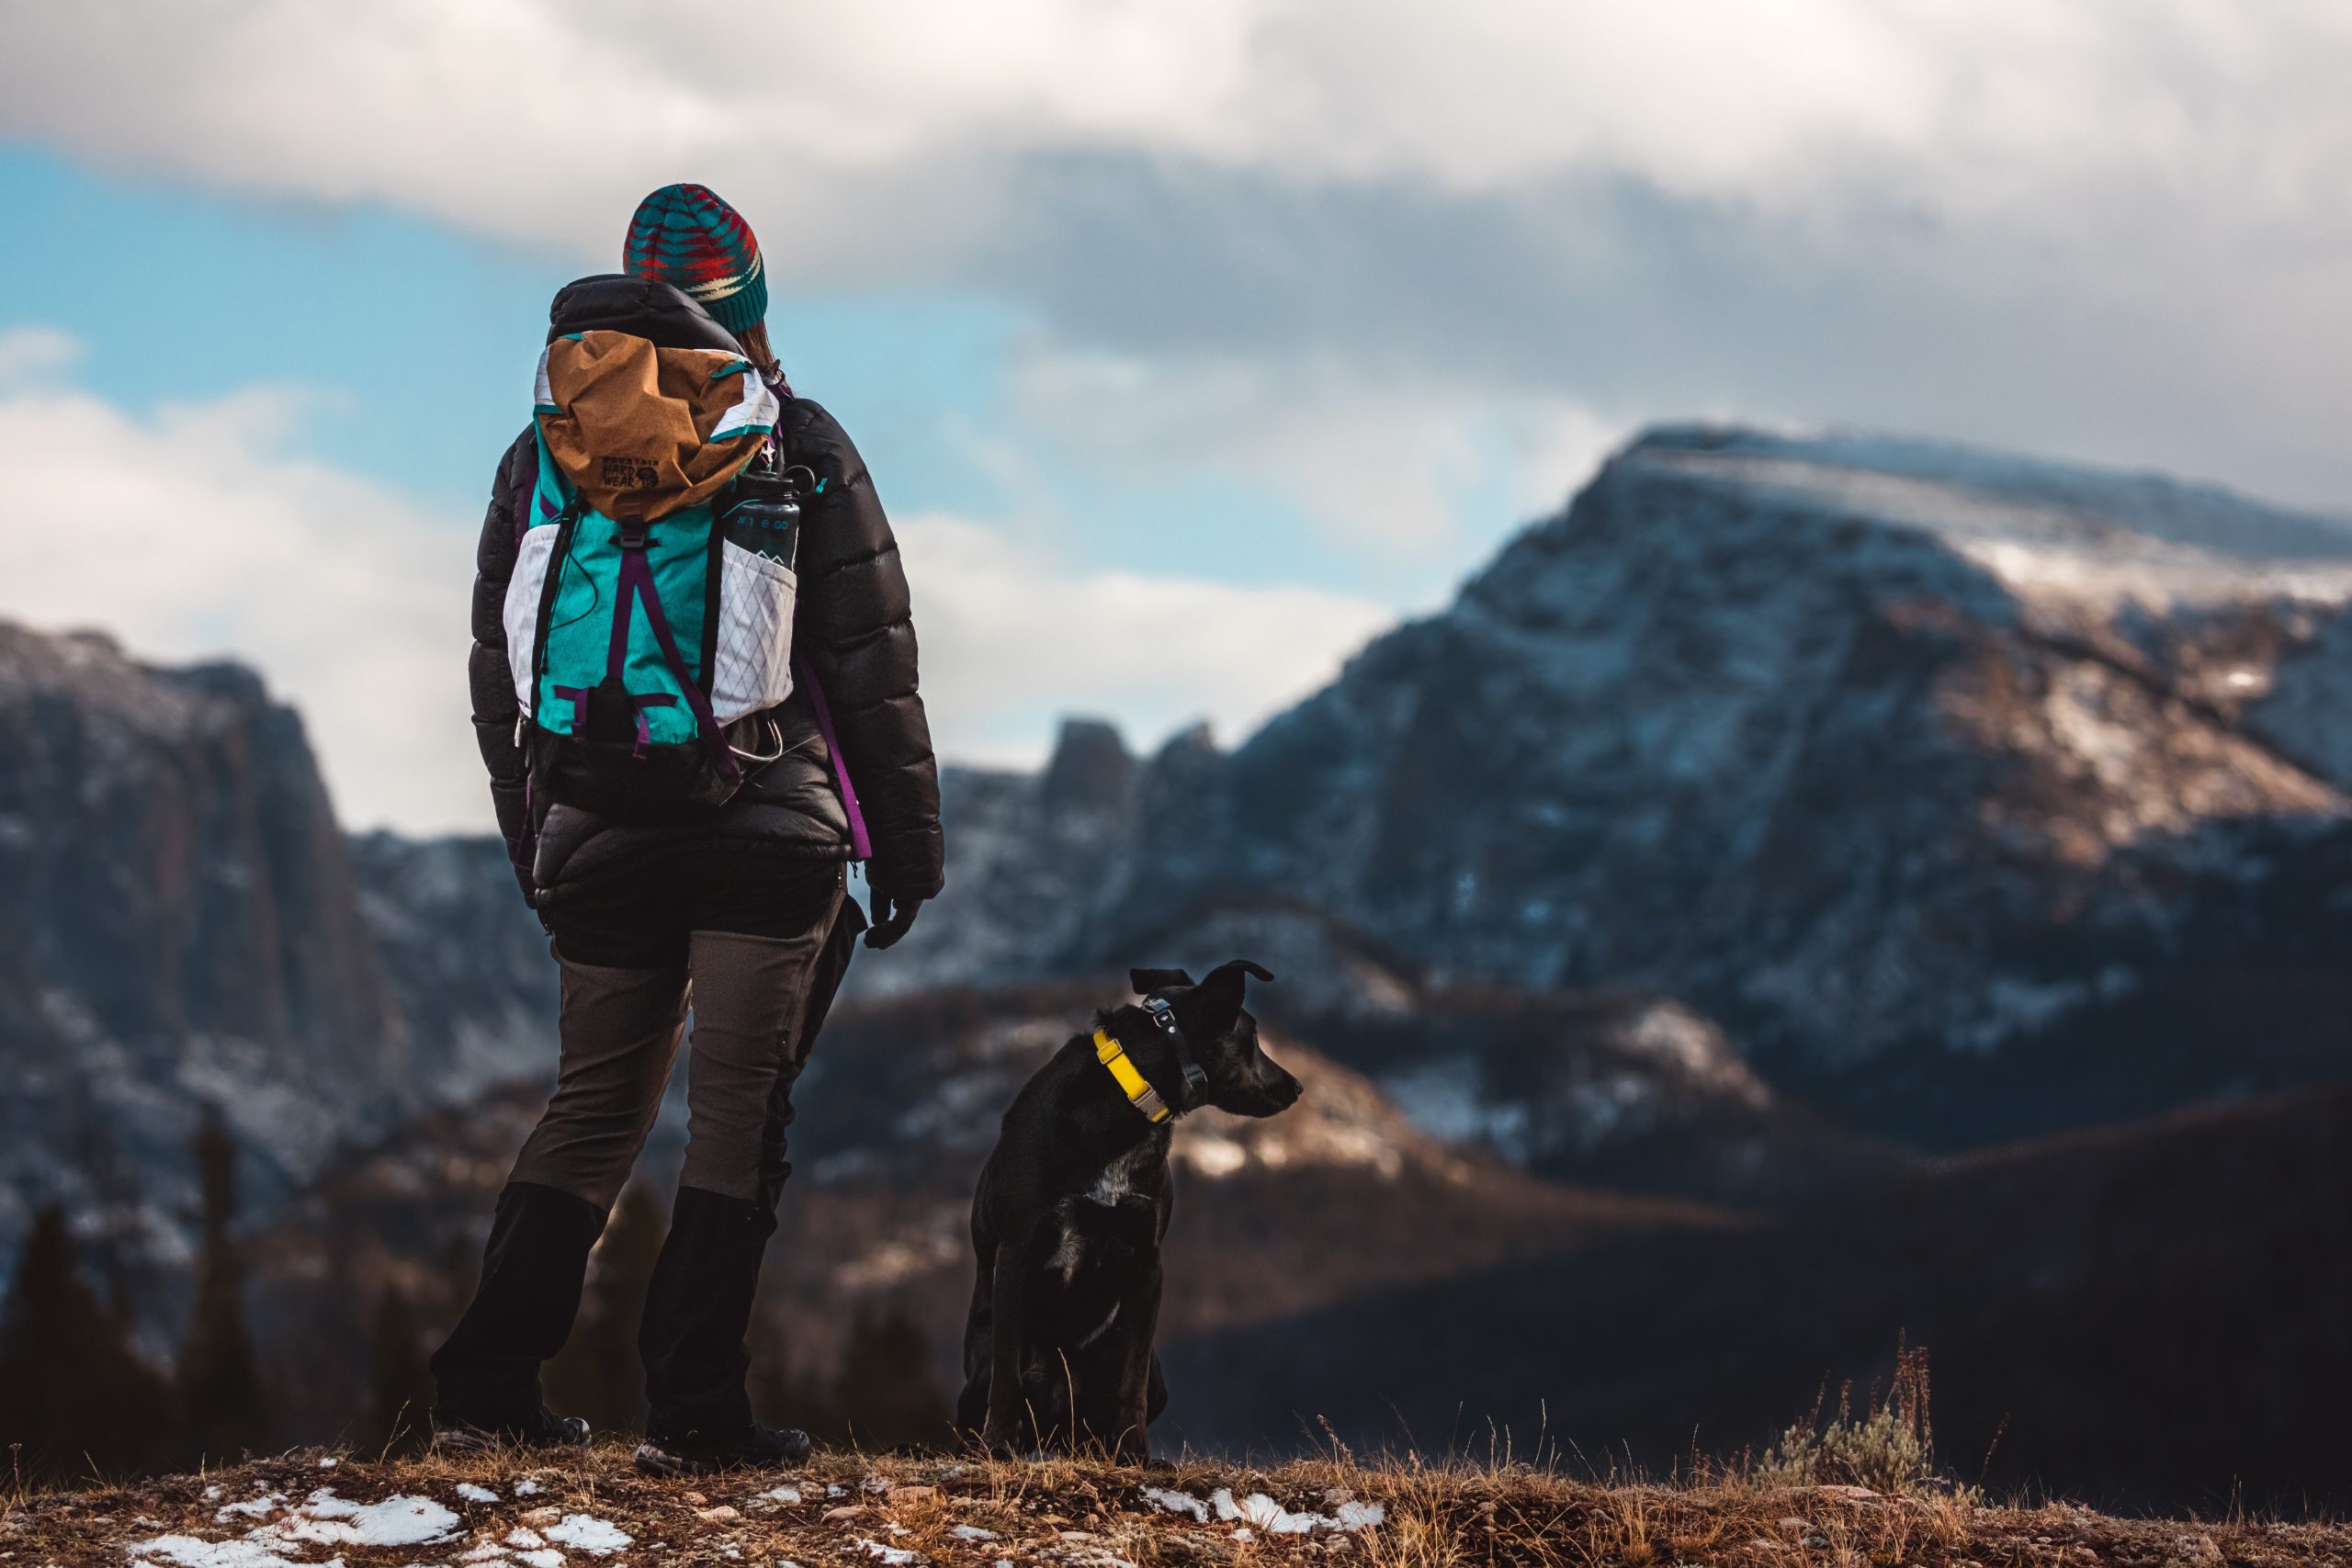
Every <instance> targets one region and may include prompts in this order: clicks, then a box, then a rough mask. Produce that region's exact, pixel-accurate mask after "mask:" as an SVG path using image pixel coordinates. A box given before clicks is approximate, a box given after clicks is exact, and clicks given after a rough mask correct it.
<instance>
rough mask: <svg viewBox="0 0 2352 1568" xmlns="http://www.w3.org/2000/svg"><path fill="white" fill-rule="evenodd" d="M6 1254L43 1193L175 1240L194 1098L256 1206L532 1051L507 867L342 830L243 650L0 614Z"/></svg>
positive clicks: (132, 1240) (109, 1232) (154, 1256)
mask: <svg viewBox="0 0 2352 1568" xmlns="http://www.w3.org/2000/svg"><path fill="white" fill-rule="evenodd" d="M0 726H4V727H5V728H6V733H7V734H8V735H9V737H10V744H9V745H8V746H7V747H6V748H5V749H0V1084H5V1085H6V1093H5V1094H0V1260H5V1259H6V1258H7V1257H8V1256H9V1255H10V1254H11V1253H12V1252H13V1250H14V1247H15V1245H16V1241H17V1237H18V1236H19V1235H21V1234H22V1233H23V1230H24V1227H25V1225H26V1224H27V1222H28V1216H29V1214H30V1213H31V1210H32V1207H33V1206H34V1205H35V1204H36V1203H38V1202H40V1201H46V1200H51V1199H55V1200H59V1201H63V1202H64V1203H66V1204H67V1205H68V1207H69V1208H70V1209H71V1210H72V1211H73V1212H74V1213H75V1214H76V1215H77V1216H78V1218H79V1219H80V1221H81V1223H82V1228H83V1230H84V1231H85V1234H89V1235H96V1236H97V1237H99V1238H100V1239H101V1240H102V1241H103V1242H104V1243H105V1247H106V1249H107V1250H108V1251H110V1252H111V1253H113V1254H114V1255H115V1256H114V1258H112V1262H113V1264H115V1265H117V1266H119V1267H124V1268H137V1267H140V1266H142V1265H151V1264H152V1265H160V1266H163V1267H165V1268H166V1269H168V1268H169V1267H171V1266H172V1265H174V1264H175V1263H176V1262H177V1261H178V1260H180V1259H182V1258H185V1256H186V1231H187V1224H188V1222H189V1218H190V1215H191V1213H192V1212H193V1210H192V1202H193V1185H192V1182H193V1175H192V1169H191V1167H190V1164H189V1160H188V1156H187V1146H188V1139H189V1136H190V1134H191V1133H192V1132H193V1130H194V1128H195V1126H196V1122H197V1118H198V1111H199V1108H200V1107H201V1106H203V1105H205V1104H207V1103H211V1104H215V1105H218V1106H219V1107H220V1109H221V1111H222V1112H223V1113H224V1115H225V1116H226V1118H227V1121H228V1122H229V1125H230V1126H231V1128H232V1131H233V1132H234V1134H235V1135H236V1137H237V1139H238V1141H239V1144H240V1145H241V1146H242V1147H243V1150H244V1151H245V1155H246V1156H247V1157H246V1159H245V1161H244V1167H245V1169H244V1175H245V1182H244V1188H245V1192H246V1196H247V1198H248V1200H249V1201H251V1202H253V1203H254V1204H256V1205H259V1206H264V1207H266V1206H267V1205H269V1204H271V1203H273V1202H275V1201H278V1200H280V1199H282V1198H283V1197H284V1196H285V1195H286V1194H288V1193H289V1192H291V1191H293V1190H297V1189H299V1188H300V1187H301V1186H303V1185H306V1184H307V1183H308V1182H309V1181H310V1179H311V1178H312V1177H313V1176H314V1175H315V1174H316V1172H317V1170H318V1168H319V1166H320V1163H321V1162H322V1160H323V1159H324V1158H325V1157H327V1156H328V1155H329V1153H330V1152H331V1151H332V1150H334V1148H335V1147H336V1146H338V1145H340V1144H342V1143H344V1142H345V1141H346V1140H348V1139H350V1138H352V1137H355V1136H365V1135H367V1134H368V1133H369V1132H370V1131H371V1130H376V1131H380V1130H381V1129H383V1128H386V1127H389V1126H391V1125H393V1124H395V1123H397V1122H400V1121H401V1120H403V1119H405V1118H407V1117H408V1116H410V1115H412V1114H413V1113H414V1112H415V1111H418V1110H419V1109H420V1108H422V1107H423V1106H424V1105H427V1104H430V1103H432V1102H434V1101H435V1100H446V1099H455V1098H464V1097H466V1096H468V1095H470V1094H471V1093H473V1092H474V1091H476V1090H477V1089H480V1088H481V1086H482V1085H483V1084H485V1083H487V1082H491V1081H493V1080H503V1079H506V1078H511V1077H514V1076H515V1074H516V1072H517V1071H520V1070H526V1065H536V1064H537V1063H538V1062H539V1061H541V1060H542V1059H543V1058H544V1055H545V1051H546V1045H545V1040H546V1025H545V1024H544V1022H537V1023H536V1025H535V1026H527V1027H526V1024H525V1022H524V1020H523V1016H522V1013H521V1011H520V1003H519V1001H518V1000H517V998H518V997H519V994H520V993H521V992H524V991H527V990H529V988H530V984H531V979H532V977H531V976H528V975H527V974H526V973H525V971H526V967H527V966H526V964H524V963H523V962H522V960H521V958H520V957H518V956H517V951H518V950H517V947H516V930H515V928H516V925H517V923H518V917H519V925H520V927H521V929H522V931H526V932H527V931H535V930H536V928H535V927H534V925H533V923H532V922H531V920H530V919H529V917H528V914H527V913H526V912H525V911H524V910H523V909H522V908H521V906H520V904H519V902H517V901H515V899H514V898H513V896H512V891H511V886H510V887H509V888H508V889H506V892H507V899H508V904H509V906H510V908H507V909H504V910H500V909H497V908H495V907H494V906H486V905H485V904H484V903H483V901H482V900H481V899H480V898H479V897H477V895H476V891H475V888H476V881H477V878H476V873H477V871H478V870H480V869H481V868H480V867H478V866H477V865H476V864H475V863H476V862H479V861H480V860H481V852H480V851H479V850H478V849H469V848H468V847H467V846H465V845H464V844H462V843H453V844H435V845H401V844H399V843H397V842H394V841H390V840H362V841H361V842H360V843H359V844H358V845H357V846H356V847H355V846H352V845H350V844H347V843H346V841H345V838H344V835H343V833H342V831H341V830H340V829H338V828H337V826H336V824H335V820H334V811H333V808H332V807H331V805H330V803H329V801H328V799H327V794H326V789H325V786H324V784H322V781H321V779H320V776H319V772H318V768H317V764H316V761H315V759H314V758H313V757H312V755H311V749H310V745H309V742H308V741H307V739H305V738H304V735H303V730H302V724H301V720H300V718H299V717H298V716H296V715H295V714H294V712H293V711H292V710H291V709H289V708H288V707H286V706H284V705H281V704H279V703H277V702H275V701H273V700H272V699H271V697H270V696H269V694H268V693H267V692H266V690H265V689H264V687H263V685H262V682H261V681H260V679H259V678H258V677H257V676H255V675H254V673H253V672H252V671H248V670H245V669H243V668H242V667H239V666H236V665H233V664H220V663H216V664H202V665H197V666H194V667H191V668H186V669H162V668H157V667H155V666H152V665H147V664H141V663H139V662H137V661H135V660H131V659H130V658H129V657H128V656H127V655H125V654H124V653H123V651H122V650H121V649H120V648H119V647H118V646H117V645H116V644H115V643H114V642H113V641H112V640H111V639H109V638H107V637H103V636H99V635H96V634H75V635H69V636H63V637H52V636H45V635H42V634H39V633H35V632H31V631H28V630H26V629H24V628H22V627H19V626H9V625H6V624H0ZM501 874H503V872H502V873H501ZM493 885H494V884H493ZM427 926H430V927H431V928H432V931H430V932H429V933H428V931H427V930H426V928H427ZM428 936H429V937H430V939H431V940H428ZM433 941H437V942H440V943H441V945H442V951H443V952H444V953H448V954H451V955H452V958H451V959H450V960H449V961H447V962H445V963H444V964H443V966H442V967H441V968H438V969H436V968H435V967H434V964H433V962H432V961H430V960H428V959H427V958H426V957H425V955H424V953H425V949H427V948H428V947H430V946H431V945H432V942H433ZM539 963H540V964H541V966H542V968H545V967H546V964H545V960H544V957H543V956H542V957H541V958H540V960H539ZM537 984H538V987H539V995H538V996H537V997H535V998H533V1000H534V1002H535V1003H536V1005H535V1006H534V1007H533V1008H532V1009H531V1011H532V1012H533V1013H534V1014H535V1015H537V1017H538V1018H540V1019H543V1018H544V1016H545V1012H546V1005H547V1004H546V1002H545V1000H544V997H545V995H547V994H548V985H547V977H546V976H544V975H541V976H538V977H537ZM526 1036H527V1049H526Z"/></svg>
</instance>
